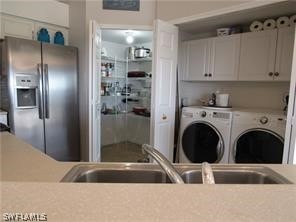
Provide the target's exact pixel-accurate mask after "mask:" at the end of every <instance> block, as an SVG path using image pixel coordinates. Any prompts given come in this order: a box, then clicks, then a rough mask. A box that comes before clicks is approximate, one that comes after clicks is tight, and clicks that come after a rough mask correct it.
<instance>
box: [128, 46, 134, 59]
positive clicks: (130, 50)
mask: <svg viewBox="0 0 296 222" xmlns="http://www.w3.org/2000/svg"><path fill="white" fill-rule="evenodd" d="M135 50H136V47H135V46H131V47H128V51H127V56H128V59H130V60H134V59H135Z"/></svg>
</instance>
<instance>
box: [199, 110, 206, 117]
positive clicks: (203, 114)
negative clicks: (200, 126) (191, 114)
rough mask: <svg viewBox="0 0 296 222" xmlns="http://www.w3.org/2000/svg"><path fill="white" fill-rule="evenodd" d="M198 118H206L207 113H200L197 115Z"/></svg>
mask: <svg viewBox="0 0 296 222" xmlns="http://www.w3.org/2000/svg"><path fill="white" fill-rule="evenodd" d="M199 115H200V117H202V118H205V117H206V116H207V112H206V111H201V112H200V113H199Z"/></svg>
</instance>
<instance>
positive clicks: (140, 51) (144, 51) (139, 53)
mask: <svg viewBox="0 0 296 222" xmlns="http://www.w3.org/2000/svg"><path fill="white" fill-rule="evenodd" d="M149 54H150V49H148V48H144V47H141V48H136V49H135V58H147V57H149Z"/></svg>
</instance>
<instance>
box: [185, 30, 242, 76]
mask: <svg viewBox="0 0 296 222" xmlns="http://www.w3.org/2000/svg"><path fill="white" fill-rule="evenodd" d="M239 49H240V35H239V34H238V35H232V36H226V37H216V38H209V39H201V40H194V41H189V42H187V59H186V61H187V70H186V72H185V73H186V74H185V76H184V78H183V79H184V80H187V81H194V80H206V81H211V80H237V76H238V64H239Z"/></svg>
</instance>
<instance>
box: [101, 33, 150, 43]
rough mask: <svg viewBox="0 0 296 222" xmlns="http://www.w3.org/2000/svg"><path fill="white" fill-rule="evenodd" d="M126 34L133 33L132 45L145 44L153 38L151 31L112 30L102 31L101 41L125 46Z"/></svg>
mask: <svg viewBox="0 0 296 222" xmlns="http://www.w3.org/2000/svg"><path fill="white" fill-rule="evenodd" d="M126 32H132V33H133V36H134V39H135V40H134V42H133V44H142V43H146V42H152V38H153V33H152V31H135V30H113V29H103V30H102V40H103V41H108V42H114V43H119V44H125V45H126V44H127V42H126V36H127V34H126Z"/></svg>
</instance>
